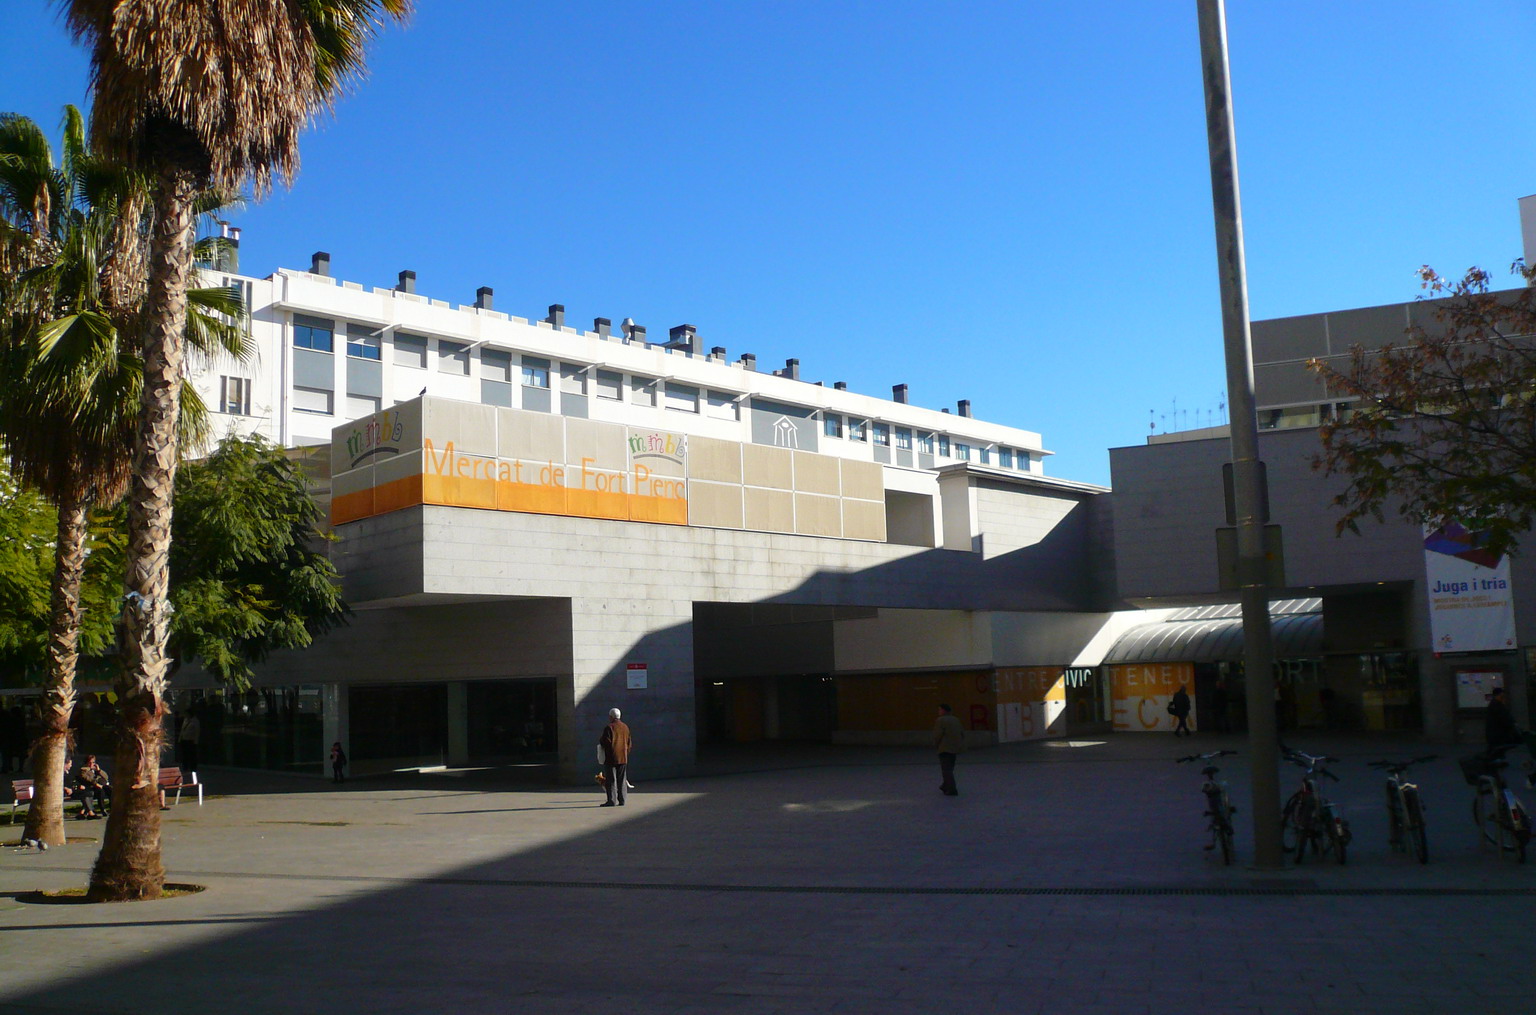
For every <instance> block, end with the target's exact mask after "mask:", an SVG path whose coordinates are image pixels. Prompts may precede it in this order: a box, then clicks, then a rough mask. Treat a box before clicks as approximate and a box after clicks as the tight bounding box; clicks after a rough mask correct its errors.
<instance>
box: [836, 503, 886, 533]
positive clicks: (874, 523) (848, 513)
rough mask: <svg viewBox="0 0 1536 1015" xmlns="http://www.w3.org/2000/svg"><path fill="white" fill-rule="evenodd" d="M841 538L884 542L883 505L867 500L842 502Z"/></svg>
mask: <svg viewBox="0 0 1536 1015" xmlns="http://www.w3.org/2000/svg"><path fill="white" fill-rule="evenodd" d="M843 538H844V539H875V540H879V541H880V542H882V543H883V542H885V505H884V504H876V503H875V502H873V501H867V500H845V501H843Z"/></svg>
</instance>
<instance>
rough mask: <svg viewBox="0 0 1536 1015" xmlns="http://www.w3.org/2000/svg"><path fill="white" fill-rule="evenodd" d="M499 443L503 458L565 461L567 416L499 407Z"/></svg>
mask: <svg viewBox="0 0 1536 1015" xmlns="http://www.w3.org/2000/svg"><path fill="white" fill-rule="evenodd" d="M496 425H497V431H498V432H497V447H498V449H499V450H498V452H497V453H498V454H499V455H500V456H501V457H502V458H523V459H526V460H528V461H535V462H563V461H565V419H564V417H562V416H552V415H550V414H549V413H547V412H524V411H522V410H521V409H498V410H496Z"/></svg>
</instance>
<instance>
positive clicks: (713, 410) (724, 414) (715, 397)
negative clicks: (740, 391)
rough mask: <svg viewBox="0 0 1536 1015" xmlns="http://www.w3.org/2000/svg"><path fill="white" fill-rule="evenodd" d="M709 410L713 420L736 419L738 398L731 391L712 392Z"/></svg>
mask: <svg viewBox="0 0 1536 1015" xmlns="http://www.w3.org/2000/svg"><path fill="white" fill-rule="evenodd" d="M708 410H709V412H708V414H709V417H710V418H711V419H735V418H736V396H735V395H733V394H731V393H730V392H729V391H711V392H710V393H709V404H708Z"/></svg>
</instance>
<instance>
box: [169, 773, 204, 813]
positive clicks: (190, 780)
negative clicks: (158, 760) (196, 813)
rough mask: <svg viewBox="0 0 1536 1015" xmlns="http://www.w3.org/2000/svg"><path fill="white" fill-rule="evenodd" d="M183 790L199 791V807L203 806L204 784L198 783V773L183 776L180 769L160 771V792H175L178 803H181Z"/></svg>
mask: <svg viewBox="0 0 1536 1015" xmlns="http://www.w3.org/2000/svg"><path fill="white" fill-rule="evenodd" d="M183 789H195V790H197V806H199V807H201V806H203V784H202V783H200V782H198V781H197V773H196V772H188V773H187V774H186V775H185V776H183V775H182V773H181V769H179V768H162V769H160V792H162V793H168V792H170V791H171V790H175V791H176V802H177V803H181V791H182V790H183Z"/></svg>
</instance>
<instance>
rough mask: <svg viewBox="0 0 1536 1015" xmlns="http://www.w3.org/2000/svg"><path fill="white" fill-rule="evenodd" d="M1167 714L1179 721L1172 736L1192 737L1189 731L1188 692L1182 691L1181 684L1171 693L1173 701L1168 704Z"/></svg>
mask: <svg viewBox="0 0 1536 1015" xmlns="http://www.w3.org/2000/svg"><path fill="white" fill-rule="evenodd" d="M1168 714H1169V715H1171V716H1173V717H1174V718H1175V719H1177V720H1178V721H1179V724H1178V725H1177V726H1175V727H1174V728H1173V735H1174V736H1178V735H1179V734H1181V733H1182V734H1183V735H1184V736H1186V737H1192V736H1194V734H1193V733H1192V732H1190V729H1189V692H1188V691H1186V690H1184V685H1183V684H1180V685H1179V689H1178V690H1177V691H1174V692H1173V700H1171V701H1169V702H1168Z"/></svg>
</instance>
